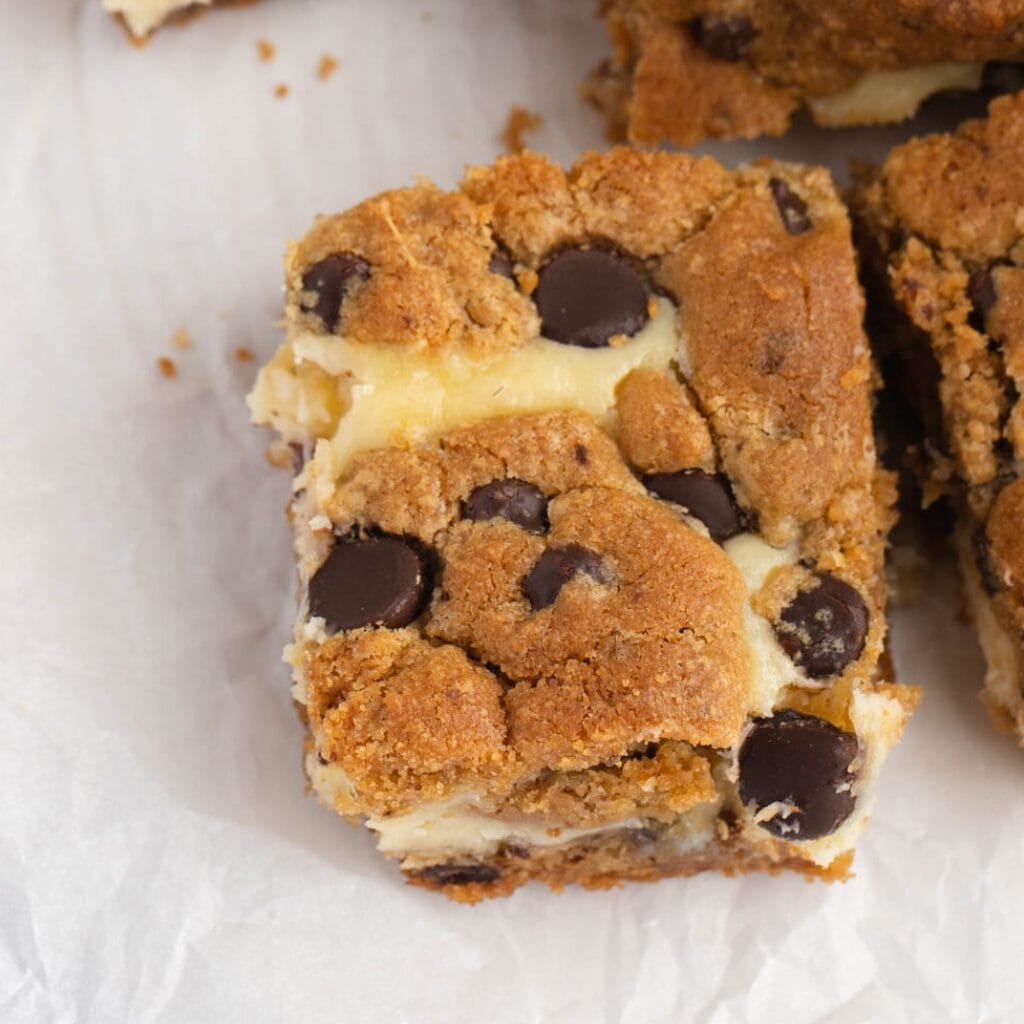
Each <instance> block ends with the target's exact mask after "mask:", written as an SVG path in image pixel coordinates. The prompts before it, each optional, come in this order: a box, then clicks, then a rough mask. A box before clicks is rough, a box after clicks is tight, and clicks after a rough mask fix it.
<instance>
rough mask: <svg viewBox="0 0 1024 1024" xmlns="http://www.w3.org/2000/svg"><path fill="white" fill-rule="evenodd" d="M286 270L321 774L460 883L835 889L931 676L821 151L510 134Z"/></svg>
mask: <svg viewBox="0 0 1024 1024" xmlns="http://www.w3.org/2000/svg"><path fill="white" fill-rule="evenodd" d="M286 289H287V321H286V322H287V337H286V339H285V341H284V343H283V344H282V346H281V347H280V349H279V350H278V352H277V353H276V354H275V355H274V357H273V358H272V359H271V361H270V362H269V363H268V364H267V365H266V366H265V367H264V368H263V370H262V371H261V373H260V375H259V378H258V381H257V383H256V386H255V388H254V390H253V393H252V395H251V396H250V406H251V409H252V413H253V417H254V420H255V421H256V422H257V423H261V424H268V425H271V426H273V427H274V428H275V430H276V431H277V433H278V435H279V438H280V442H279V444H278V447H277V452H278V455H279V456H280V455H282V454H286V455H287V458H288V462H289V464H290V465H292V466H293V468H294V470H295V477H294V482H293V494H292V498H291V501H290V504H289V507H288V517H289V519H290V522H291V526H292V529H293V533H294V547H295V555H296V560H297V563H298V570H299V614H298V620H297V623H296V626H295V633H294V639H293V642H292V643H291V645H290V646H289V647H288V649H287V652H286V657H287V660H288V661H289V663H290V664H291V666H292V669H293V672H294V690H293V693H294V697H295V700H296V701H297V703H298V705H299V706H300V708H301V709H302V712H303V715H304V716H305V719H306V721H307V722H308V727H309V739H308V746H307V753H306V759H305V764H306V771H307V773H308V776H309V779H310V783H311V785H312V788H313V790H314V791H315V792H316V794H317V796H318V797H319V798H320V799H321V800H322V801H323V802H324V803H325V804H327V805H328V806H329V807H332V808H333V809H335V810H336V811H337V812H339V813H340V814H342V815H344V816H346V817H349V818H351V819H353V820H362V821H364V822H365V824H366V826H367V827H368V828H369V829H371V830H372V831H373V832H374V833H376V835H377V837H378V843H379V847H380V849H381V851H382V852H383V853H385V854H387V855H388V856H391V857H394V858H396V859H397V860H398V861H399V862H400V864H401V868H402V870H403V871H404V872H405V873H406V875H407V876H408V878H409V879H410V880H411V881H413V882H414V883H416V884H418V885H421V886H425V887H427V888H431V889H439V890H443V891H444V892H445V893H446V894H447V895H449V896H451V897H452V898H454V899H458V900H463V901H470V902H471V901H475V900H478V899H480V898H482V897H485V896H490V895H497V894H503V893H507V892H509V891H511V890H512V889H514V888H515V887H516V886H518V885H520V884H522V883H524V882H527V881H529V880H532V879H536V880H540V881H543V882H546V883H548V884H549V885H550V886H552V887H554V888H558V887H561V886H562V885H564V884H566V883H582V884H584V885H586V886H590V887H602V886H607V885H610V884H613V883H615V882H617V881H619V880H622V879H642V880H652V879H656V878H660V877H663V876H667V875H678V874H691V873H694V872H697V871H701V870H705V869H720V870H725V871H734V870H751V869H765V870H776V869H780V868H792V869H796V870H798V871H801V872H804V873H805V874H807V875H810V876H816V877H823V878H827V879H836V878H842V877H844V876H845V875H846V874H847V872H848V869H849V865H850V860H851V851H852V849H853V846H854V843H855V840H856V839H857V837H858V835H859V834H860V833H861V831H862V829H863V827H864V824H865V822H866V820H867V818H868V815H869V813H870V810H871V805H872V801H873V798H874V793H875V788H876V782H877V778H878V773H879V769H880V767H881V765H882V762H883V761H884V759H885V757H886V754H887V753H888V751H889V749H890V748H891V747H892V745H893V744H894V743H895V742H896V741H897V739H898V738H899V736H900V733H901V731H902V729H903V727H904V724H905V721H906V719H907V716H908V714H909V712H910V711H911V710H912V708H913V705H914V703H915V701H916V696H917V694H916V690H915V689H914V688H912V687H904V686H899V685H896V684H894V683H893V682H892V681H891V679H890V678H889V676H888V674H887V673H888V669H887V668H886V667H885V666H886V665H887V660H886V659H885V658H884V657H883V654H884V649H885V634H886V624H885V603H886V591H885V583H884V578H883V573H882V563H883V555H884V551H885V547H886V533H887V530H888V528H889V526H890V523H891V521H892V506H893V501H894V483H893V479H892V477H891V475H890V474H888V473H886V472H884V471H881V470H880V468H879V466H878V463H877V461H876V457H875V444H874V439H873V436H872V425H871V413H872V390H873V388H874V385H875V371H874V368H873V365H872V361H871V356H870V353H869V350H868V346H867V343H866V340H865V337H864V334H863V331H862V324H861V321H862V316H863V299H862V295H861V291H860V287H859V285H858V282H857V275H856V269H855V263H854V256H853V251H852V247H851V241H850V225H849V221H848V217H847V213H846V210H845V208H844V207H843V205H842V204H841V203H840V201H839V200H838V199H837V197H836V194H835V192H834V190H833V186H832V183H831V181H830V178H829V175H828V173H827V172H826V171H824V170H821V169H814V168H802V167H797V166H792V165H786V164H777V163H776V164H772V163H764V164H760V165H757V166H752V167H748V168H745V169H741V170H738V171H727V170H725V169H723V168H722V167H721V166H719V165H718V164H717V163H715V162H714V161H712V160H710V159H708V158H703V159H695V158H692V157H689V156H684V155H669V154H649V153H641V152H638V151H633V150H626V149H617V150H613V151H611V152H608V153H604V154H596V153H591V154H587V155H585V156H584V157H582V158H581V159H580V160H579V161H578V162H577V163H576V165H575V166H574V167H572V168H571V169H570V170H569V171H568V172H567V171H565V170H563V169H562V168H561V167H559V166H557V165H556V164H554V163H551V162H550V161H548V160H546V159H544V158H542V157H539V156H535V155H530V154H525V155H521V156H517V157H508V158H503V159H500V160H498V161H497V162H496V163H495V164H494V165H493V166H489V167H475V168H471V169H470V170H469V171H468V172H467V174H466V176H465V178H464V180H463V181H462V183H461V185H460V187H459V188H458V190H456V191H453V192H445V191H442V190H440V189H438V188H436V187H434V186H433V185H430V184H426V183H421V184H418V185H416V186H415V187H412V188H406V189H399V190H396V191H391V192H385V193H383V194H381V195H378V196H376V197H374V198H372V199H369V200H367V201H366V202H363V203H361V204H360V205H358V206H356V207H355V208H353V209H351V210H349V211H348V212H346V213H342V214H337V215H332V216H323V217H321V218H319V219H318V220H317V222H316V223H315V225H314V226H313V228H312V230H311V231H310V232H309V233H308V234H307V235H306V236H305V237H304V238H303V239H302V240H301V241H299V242H298V243H297V244H293V245H292V246H291V247H290V248H289V250H288V254H287V261H286Z"/></svg>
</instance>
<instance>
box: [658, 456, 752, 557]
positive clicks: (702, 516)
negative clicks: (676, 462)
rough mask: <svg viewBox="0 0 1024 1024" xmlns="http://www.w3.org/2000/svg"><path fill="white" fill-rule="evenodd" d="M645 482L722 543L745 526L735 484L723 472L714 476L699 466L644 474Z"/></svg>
mask: <svg viewBox="0 0 1024 1024" xmlns="http://www.w3.org/2000/svg"><path fill="white" fill-rule="evenodd" d="M644 486H645V487H646V488H647V489H648V490H649V491H652V492H653V493H654V494H656V495H657V496H658V497H659V498H663V499H664V500H665V501H673V502H675V503H676V504H677V505H681V506H682V507H683V508H684V509H686V511H687V512H689V513H690V515H691V516H693V517H694V518H695V519H699V520H700V521H701V522H702V523H703V524H704V525H705V526H706V527H707V528H708V533H710V534H711V539H712V540H714V541H717V542H718V543H719V544H721V543H722V542H723V541H726V540H728V539H729V538H730V537H735V536H736V534H737V533H740V532H741V531H742V530H743V517H742V515H741V514H740V510H739V508H738V507H737V505H736V501H735V499H734V498H733V496H732V488H730V487H729V481H728V480H727V479H726V478H725V477H724V476H722V475H721V474H720V473H718V474H716V475H715V476H712V475H711V474H710V473H705V472H704V471H703V470H700V469H681V470H679V471H678V472H676V473H652V474H651V475H650V476H645V477H644Z"/></svg>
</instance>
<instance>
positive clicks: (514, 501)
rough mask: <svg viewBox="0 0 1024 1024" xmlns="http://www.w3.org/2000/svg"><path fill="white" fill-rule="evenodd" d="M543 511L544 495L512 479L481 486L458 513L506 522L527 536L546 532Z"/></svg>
mask: <svg viewBox="0 0 1024 1024" xmlns="http://www.w3.org/2000/svg"><path fill="white" fill-rule="evenodd" d="M547 510H548V499H547V498H546V497H545V496H544V492H543V491H542V490H540V489H539V488H538V487H534V486H533V484H528V483H527V482H526V481H525V480H517V479H515V477H509V478H508V479H507V480H492V481H491V482H490V483H489V484H483V486H481V487H477V488H476V490H474V491H473V492H472V494H470V496H469V497H468V498H467V499H466V500H465V501H464V502H463V503H462V514H463V515H464V516H465V517H466V518H467V519H473V520H481V519H507V520H508V521H509V522H510V523H515V524H516V526H521V527H522V528H523V529H524V530H529V531H530V533H543V532H544V531H545V530H546V529H547V527H548V515H547Z"/></svg>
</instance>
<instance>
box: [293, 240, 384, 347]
mask: <svg viewBox="0 0 1024 1024" xmlns="http://www.w3.org/2000/svg"><path fill="white" fill-rule="evenodd" d="M369 276H370V264H369V263H367V262H366V260H364V259H360V257H358V256H356V255H355V254H353V253H350V252H339V253H335V255H333V256H328V257H327V258H326V259H322V260H321V261H320V262H319V263H314V264H313V266H311V267H310V268H309V270H307V271H306V273H305V274H303V275H302V290H303V291H304V292H311V293H313V295H314V296H315V297H314V298H313V299H309V300H304V301H303V303H302V308H303V309H304V310H305V311H306V312H307V313H315V314H316V315H317V316H318V317H320V319H321V320H322V321H323V323H324V327H326V328H327V330H329V331H333V330H334V329H335V328H336V327H337V326H338V319H339V318H340V316H341V303H342V302H343V301H344V299H345V294H346V292H347V291H348V289H349V285H350V284H351V283H352V281H353V279H358V280H360V281H365V280H366V279H367V278H368V277H369Z"/></svg>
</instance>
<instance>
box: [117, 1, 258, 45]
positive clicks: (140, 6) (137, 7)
mask: <svg viewBox="0 0 1024 1024" xmlns="http://www.w3.org/2000/svg"><path fill="white" fill-rule="evenodd" d="M102 2H103V9H104V10H105V11H108V12H109V13H110V14H113V15H114V16H115V17H117V18H119V19H120V21H121V23H122V24H123V25H124V27H125V28H126V29H127V30H128V33H129V35H130V36H131V38H132V39H134V40H137V41H142V40H144V39H146V38H147V37H148V36H149V34H150V33H151V32H153V31H154V30H156V29H158V28H159V27H160V26H161V25H163V24H164V23H165V22H167V21H169V20H171V19H174V18H180V17H182V16H184V15H188V14H192V13H196V12H198V11H201V10H203V9H205V8H207V7H210V6H212V5H214V4H224V3H244V2H246V0H102ZM249 2H252V0H249Z"/></svg>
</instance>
